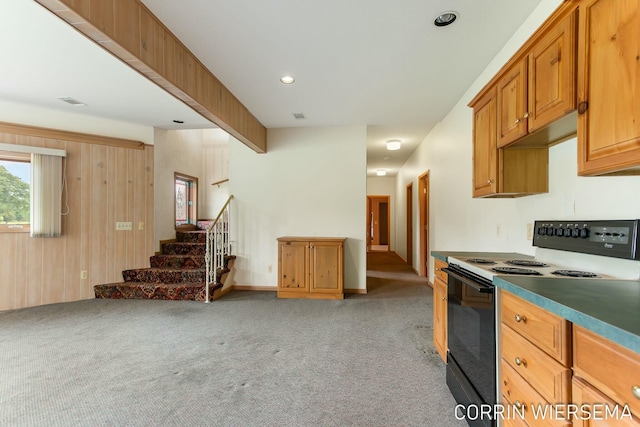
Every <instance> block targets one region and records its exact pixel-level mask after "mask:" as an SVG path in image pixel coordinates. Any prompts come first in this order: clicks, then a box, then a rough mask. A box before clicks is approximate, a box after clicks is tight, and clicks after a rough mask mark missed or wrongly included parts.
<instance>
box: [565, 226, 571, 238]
mask: <svg viewBox="0 0 640 427" xmlns="http://www.w3.org/2000/svg"><path fill="white" fill-rule="evenodd" d="M564 237H571V229H570V228H565V229H564Z"/></svg>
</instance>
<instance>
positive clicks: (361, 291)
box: [344, 288, 367, 295]
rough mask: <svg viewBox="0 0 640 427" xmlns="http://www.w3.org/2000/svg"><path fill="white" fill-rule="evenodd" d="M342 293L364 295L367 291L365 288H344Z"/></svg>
mask: <svg viewBox="0 0 640 427" xmlns="http://www.w3.org/2000/svg"><path fill="white" fill-rule="evenodd" d="M344 293H345V294H362V295H365V294H366V293H367V290H366V289H351V288H345V289H344Z"/></svg>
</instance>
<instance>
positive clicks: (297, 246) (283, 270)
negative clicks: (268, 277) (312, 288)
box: [278, 242, 309, 292]
mask: <svg viewBox="0 0 640 427" xmlns="http://www.w3.org/2000/svg"><path fill="white" fill-rule="evenodd" d="M279 246H280V253H279V259H278V264H279V265H278V269H279V271H278V274H279V277H278V278H279V283H278V287H279V288H280V289H282V290H286V291H288V292H309V280H308V272H309V270H308V263H307V253H308V246H309V243H308V242H281V243H280V245H279Z"/></svg>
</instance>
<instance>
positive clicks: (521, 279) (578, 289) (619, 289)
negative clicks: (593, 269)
mask: <svg viewBox="0 0 640 427" xmlns="http://www.w3.org/2000/svg"><path fill="white" fill-rule="evenodd" d="M493 283H494V285H496V286H497V287H499V288H501V289H504V290H505V291H509V292H511V293H513V294H514V295H517V296H519V297H521V298H523V299H526V300H527V301H530V302H532V303H534V304H536V305H538V306H540V307H542V308H544V309H545V310H548V311H550V312H552V313H555V314H557V315H558V316H561V317H564V318H565V319H567V320H569V321H571V322H573V323H575V324H576V325H580V326H583V327H585V328H587V329H589V330H591V331H593V332H595V333H597V334H599V335H602V336H603V337H605V338H608V339H610V340H611V341H613V342H616V343H618V344H620V345H622V346H624V347H627V348H629V349H631V350H633V351H635V352H636V353H640V281H636V280H609V279H575V278H573V279H572V278H566V279H565V278H562V279H557V278H549V277H546V278H534V277H526V276H517V277H516V276H496V277H494V279H493Z"/></svg>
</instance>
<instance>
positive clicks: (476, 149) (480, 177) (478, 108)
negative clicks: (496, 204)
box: [473, 88, 498, 197]
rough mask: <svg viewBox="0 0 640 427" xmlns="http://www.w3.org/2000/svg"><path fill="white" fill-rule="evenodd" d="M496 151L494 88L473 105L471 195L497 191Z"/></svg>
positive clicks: (484, 194) (477, 195)
mask: <svg viewBox="0 0 640 427" xmlns="http://www.w3.org/2000/svg"><path fill="white" fill-rule="evenodd" d="M497 151H498V149H497V147H496V90H495V88H494V89H492V90H491V91H489V92H487V94H486V95H485V96H484V97H482V98H481V99H480V100H478V102H477V103H476V104H475V105H473V197H484V196H488V195H491V194H495V193H496V192H497V190H498V183H497V174H498V153H497Z"/></svg>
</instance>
